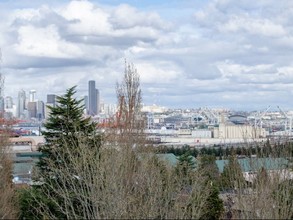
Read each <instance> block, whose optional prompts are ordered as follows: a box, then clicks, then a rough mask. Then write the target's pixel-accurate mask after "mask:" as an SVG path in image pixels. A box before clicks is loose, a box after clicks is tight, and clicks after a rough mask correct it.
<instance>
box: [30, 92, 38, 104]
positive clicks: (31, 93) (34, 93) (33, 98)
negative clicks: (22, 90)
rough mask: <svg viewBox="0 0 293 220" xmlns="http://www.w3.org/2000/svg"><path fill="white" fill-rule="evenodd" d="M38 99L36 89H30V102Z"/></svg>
mask: <svg viewBox="0 0 293 220" xmlns="http://www.w3.org/2000/svg"><path fill="white" fill-rule="evenodd" d="M35 101H36V90H30V91H29V102H35Z"/></svg>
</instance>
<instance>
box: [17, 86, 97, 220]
mask: <svg viewBox="0 0 293 220" xmlns="http://www.w3.org/2000/svg"><path fill="white" fill-rule="evenodd" d="M75 93H76V91H75V86H74V87H71V88H69V89H68V90H67V91H66V93H65V95H63V96H59V97H57V104H56V106H53V107H50V106H48V108H49V109H50V115H49V118H48V119H47V122H46V123H45V125H44V126H45V128H46V131H45V132H43V135H44V137H45V140H46V143H45V145H44V146H41V147H40V149H39V151H40V152H42V153H43V157H41V158H40V161H39V163H38V164H37V168H38V169H37V175H36V178H35V179H37V180H41V182H42V184H41V185H35V186H33V188H31V189H29V190H28V191H26V192H24V194H22V196H21V202H20V209H21V211H22V212H21V216H22V218H32V217H35V218H36V219H40V218H44V217H45V218H46V216H43V214H42V210H44V208H45V209H46V210H47V213H48V212H49V213H51V214H52V216H55V217H56V218H73V217H70V216H72V215H71V213H70V212H71V211H73V212H74V213H75V215H74V216H83V215H82V212H83V211H84V210H81V209H80V208H79V207H81V204H80V200H78V198H77V195H76V192H78V188H79V187H81V185H82V177H81V178H79V176H78V175H79V174H80V173H79V172H78V171H77V170H76V167H75V164H72V163H71V161H72V160H73V157H74V158H79V157H80V158H82V155H81V154H82V152H81V149H82V148H83V147H89V148H92V153H93V155H96V156H93V157H92V158H98V152H99V147H100V144H101V136H100V135H98V134H97V132H96V123H93V122H91V119H90V118H84V116H83V111H84V106H83V105H82V104H81V102H82V100H77V99H76V98H74V95H75ZM75 162H76V159H75ZM81 162H82V161H81ZM89 166H90V165H89ZM64 172H66V173H64ZM60 176H63V177H64V176H68V181H70V183H69V182H68V183H66V180H65V179H59V177H60ZM58 187H59V188H60V187H64V190H66V191H67V192H69V194H70V198H64V196H63V197H62V196H61V195H58V194H57V193H54V192H53V190H52V189H54V188H58ZM71 187H74V188H71ZM85 193H86V192H85ZM86 196H87V195H85V197H86ZM66 202H70V203H71V204H73V205H72V206H71V207H72V209H73V210H71V211H70V210H67V209H66V204H65V203H66ZM84 202H87V203H88V204H89V209H90V208H91V201H84ZM38 205H39V206H38ZM32 206H34V207H33V208H32ZM24 210H25V211H24ZM36 210H37V211H38V212H35V211H36ZM65 210H66V211H65Z"/></svg>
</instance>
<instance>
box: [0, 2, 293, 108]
mask: <svg viewBox="0 0 293 220" xmlns="http://www.w3.org/2000/svg"><path fill="white" fill-rule="evenodd" d="M44 2H45V1H43V3H44ZM102 2H103V1H99V4H97V3H95V1H70V2H63V3H59V2H58V1H56V2H55V4H54V7H53V6H52V5H51V4H50V3H51V2H49V1H48V4H47V5H37V3H35V4H36V6H33V3H32V4H31V6H30V7H29V8H26V7H24V6H23V5H22V7H15V8H11V7H12V6H11V7H7V8H4V9H0V11H4V10H5V13H0V19H1V23H0V47H1V50H2V54H3V63H2V64H3V65H2V67H3V69H2V70H3V72H4V73H5V75H7V77H6V91H7V93H12V92H17V90H18V89H19V88H21V87H23V88H25V89H28V90H29V89H30V88H34V89H36V90H39V91H42V93H44V94H46V93H50V92H56V93H58V92H59V93H60V92H62V91H65V89H66V87H69V86H72V85H74V84H78V85H79V87H78V88H80V89H81V91H82V92H83V93H86V90H87V81H88V80H90V79H94V80H96V81H97V84H98V85H99V87H100V90H101V93H102V94H103V95H104V96H105V97H103V98H105V99H111V97H112V100H115V82H116V81H119V79H121V78H122V75H123V67H124V66H123V65H124V62H123V60H124V58H127V59H128V60H129V61H130V62H133V63H134V64H135V66H136V67H137V69H138V71H139V73H140V74H141V82H142V83H141V85H142V87H143V90H144V92H143V93H144V95H145V97H146V100H144V103H146V104H148V103H149V104H152V103H151V102H152V101H153V99H152V97H154V96H155V94H158V93H159V94H160V97H161V98H160V101H161V102H162V103H161V104H162V105H166V106H174V107H175V106H177V107H180V106H182V107H184V106H189V107H199V106H200V105H201V104H202V105H208V104H210V105H221V106H223V105H227V106H228V107H233V106H243V107H246V106H247V105H248V104H247V102H249V103H250V104H251V105H249V106H252V107H255V106H257V105H260V103H263V105H264V106H267V105H268V104H270V105H273V104H272V103H279V104H280V105H281V104H282V103H283V104H285V105H288V106H290V105H291V104H290V102H288V99H289V98H288V97H289V96H292V86H293V74H292V71H293V63H292V45H293V44H292V42H293V40H292V39H293V38H292V36H293V22H292V20H293V14H292V4H293V3H292V2H289V1H281V2H279V1H273V0H260V1H252V0H245V1H244V0H239V1H232V0H208V1H203V2H202V3H201V4H199V5H201V6H200V7H194V8H187V6H186V5H185V4H183V3H181V2H180V1H178V3H177V6H180V7H177V8H172V7H173V5H172V4H170V5H168V4H167V6H168V7H167V6H166V5H164V4H162V5H160V3H156V6H158V7H162V8H158V9H156V8H155V7H149V8H146V7H134V6H132V5H130V4H128V5H127V4H121V5H115V4H112V5H103V4H102ZM137 4H139V3H137ZM16 5H17V4H16ZM192 10H193V12H191V11H192ZM176 12H178V13H176ZM191 13H193V14H191ZM7 15H8V16H7ZM192 15H193V16H192ZM170 18H172V19H170ZM171 20H172V21H173V23H172V24H171ZM287 96H288V97H287ZM113 97H114V98H113ZM247 97H250V98H249V99H248V98H247ZM157 104H160V103H157ZM292 107H293V106H292Z"/></svg>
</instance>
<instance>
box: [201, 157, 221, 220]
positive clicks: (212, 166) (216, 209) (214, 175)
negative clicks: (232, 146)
mask: <svg viewBox="0 0 293 220" xmlns="http://www.w3.org/2000/svg"><path fill="white" fill-rule="evenodd" d="M199 169H200V170H202V171H203V177H205V178H206V180H207V181H206V184H207V185H208V186H209V188H210V195H209V196H208V198H207V201H206V204H205V206H204V213H205V214H204V216H203V217H202V219H219V218H220V217H221V216H222V213H223V212H224V205H223V201H222V200H221V199H220V198H219V193H220V192H219V170H218V168H217V165H216V157H215V156H210V155H203V156H201V158H200V163H199Z"/></svg>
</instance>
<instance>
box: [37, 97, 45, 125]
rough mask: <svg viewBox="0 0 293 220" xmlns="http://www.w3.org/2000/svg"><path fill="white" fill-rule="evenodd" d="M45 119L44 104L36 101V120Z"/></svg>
mask: <svg viewBox="0 0 293 220" xmlns="http://www.w3.org/2000/svg"><path fill="white" fill-rule="evenodd" d="M44 117H45V104H44V102H43V101H37V115H36V118H37V119H39V121H41V120H42V119H44Z"/></svg>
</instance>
